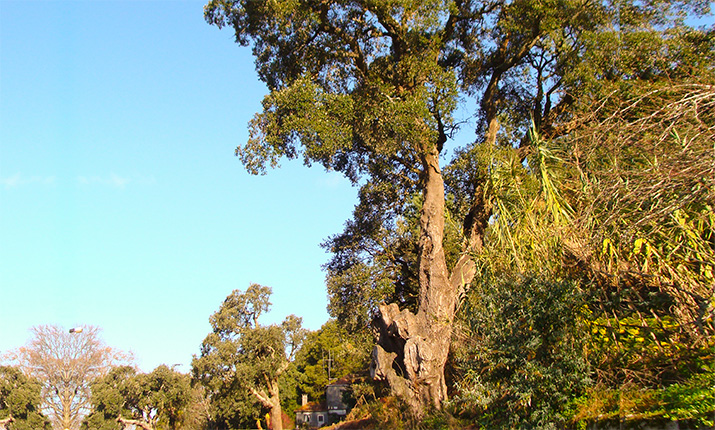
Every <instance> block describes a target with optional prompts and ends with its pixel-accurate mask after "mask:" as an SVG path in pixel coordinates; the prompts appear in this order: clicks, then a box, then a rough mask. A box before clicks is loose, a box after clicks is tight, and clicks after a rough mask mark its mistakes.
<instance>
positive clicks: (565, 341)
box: [451, 277, 589, 428]
mask: <svg viewBox="0 0 715 430" xmlns="http://www.w3.org/2000/svg"><path fill="white" fill-rule="evenodd" d="M482 279H483V281H482V283H481V284H480V285H478V286H475V287H473V290H472V292H471V293H470V295H469V297H468V301H467V304H466V305H465V308H464V309H463V310H462V317H463V320H464V324H465V328H466V329H467V334H466V335H464V338H463V339H461V340H460V342H459V343H460V344H461V345H462V347H461V348H458V349H457V351H455V355H456V357H457V358H456V359H455V367H456V369H457V372H456V373H457V381H456V384H457V387H458V393H457V395H456V396H455V398H454V399H453V401H452V404H451V406H452V407H453V408H455V411H456V412H458V413H462V414H470V415H473V416H474V417H476V418H478V419H479V420H480V421H482V423H483V424H484V425H485V426H487V427H502V428H503V427H512V428H516V427H519V428H554V427H558V426H561V425H562V424H563V423H565V422H566V419H567V418H566V417H565V415H564V411H565V407H566V405H567V404H568V402H569V400H570V399H571V398H573V397H575V396H578V395H579V394H580V393H581V392H582V391H583V389H584V387H585V386H586V384H587V383H589V377H588V376H589V366H588V363H587V361H586V359H585V357H584V350H583V348H584V339H583V338H582V337H581V336H580V333H582V331H580V330H579V327H580V325H581V323H580V321H581V320H582V315H581V313H582V312H583V309H584V297H583V294H582V293H581V291H580V289H579V288H578V287H577V285H576V284H574V283H573V282H568V281H548V280H544V279H540V278H536V277H515V278H501V279H493V278H491V279H490V278H489V277H485V278H482Z"/></svg>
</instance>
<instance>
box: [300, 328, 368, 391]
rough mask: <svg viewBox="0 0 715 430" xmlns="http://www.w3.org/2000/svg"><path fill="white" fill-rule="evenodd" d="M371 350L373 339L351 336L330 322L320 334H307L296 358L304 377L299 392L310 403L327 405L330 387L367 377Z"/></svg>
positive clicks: (363, 336)
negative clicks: (365, 375)
mask: <svg viewBox="0 0 715 430" xmlns="http://www.w3.org/2000/svg"><path fill="white" fill-rule="evenodd" d="M371 349H372V338H371V337H368V336H367V335H366V334H365V333H362V335H360V334H358V335H355V334H353V335H350V334H349V333H348V332H347V331H346V330H345V329H344V328H343V327H341V326H340V325H339V324H338V322H337V321H335V320H328V321H327V322H326V323H325V324H323V326H322V327H321V328H320V330H318V331H315V332H311V333H308V335H307V336H306V338H305V341H304V342H303V346H302V347H301V349H300V350H299V351H298V353H297V354H296V359H295V365H296V368H297V371H298V372H299V373H300V374H301V376H302V377H301V379H300V383H299V384H298V391H299V392H300V394H307V395H308V398H309V399H310V400H311V401H324V400H325V387H326V386H327V385H328V384H329V383H331V382H333V381H334V380H337V379H340V378H344V377H348V376H355V375H363V374H366V373H367V369H368V366H369V361H370V352H371ZM328 376H330V378H328Z"/></svg>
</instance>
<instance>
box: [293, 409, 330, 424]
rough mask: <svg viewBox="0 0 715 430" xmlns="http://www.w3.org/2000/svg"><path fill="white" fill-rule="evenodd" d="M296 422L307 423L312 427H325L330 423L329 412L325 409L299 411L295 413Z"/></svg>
mask: <svg viewBox="0 0 715 430" xmlns="http://www.w3.org/2000/svg"><path fill="white" fill-rule="evenodd" d="M295 423H296V425H298V424H303V423H306V424H308V425H310V426H311V427H323V426H325V425H327V424H328V413H327V412H325V411H319V412H312V411H298V412H296V413H295Z"/></svg>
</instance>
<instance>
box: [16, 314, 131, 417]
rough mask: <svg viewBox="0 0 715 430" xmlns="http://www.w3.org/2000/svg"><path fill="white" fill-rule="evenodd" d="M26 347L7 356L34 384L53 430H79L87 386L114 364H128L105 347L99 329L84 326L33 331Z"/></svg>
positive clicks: (87, 403) (45, 327) (87, 407)
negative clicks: (78, 328)
mask: <svg viewBox="0 0 715 430" xmlns="http://www.w3.org/2000/svg"><path fill="white" fill-rule="evenodd" d="M31 331H32V333H33V337H32V339H31V340H30V341H29V342H28V343H27V345H26V346H23V347H20V348H18V349H17V350H16V351H12V352H11V353H10V360H11V361H12V362H15V363H16V364H17V365H18V367H19V368H20V369H21V370H22V372H23V373H24V374H25V375H27V376H30V377H33V378H35V379H36V380H38V381H39V382H40V384H41V386H42V389H41V398H42V402H41V410H42V412H43V414H44V415H45V416H47V417H48V418H49V419H50V422H51V423H52V426H53V428H55V429H62V430H64V429H72V430H75V429H79V428H80V425H81V423H82V420H83V419H84V417H86V416H87V414H89V413H90V411H91V405H90V401H89V400H90V392H91V389H90V383H91V382H92V381H93V380H94V379H95V378H98V377H101V376H103V375H105V374H106V373H107V372H109V370H110V369H111V368H112V367H113V366H116V365H118V364H121V363H127V362H129V361H130V356H129V355H128V354H126V353H123V352H120V351H117V350H114V349H112V348H110V347H108V346H107V345H106V344H105V343H104V341H102V340H101V338H100V337H99V332H100V329H99V328H98V327H93V326H85V327H83V330H82V331H81V332H74V333H70V332H69V331H68V330H66V329H64V328H62V327H59V326H54V325H43V326H37V327H33V328H32V329H31Z"/></svg>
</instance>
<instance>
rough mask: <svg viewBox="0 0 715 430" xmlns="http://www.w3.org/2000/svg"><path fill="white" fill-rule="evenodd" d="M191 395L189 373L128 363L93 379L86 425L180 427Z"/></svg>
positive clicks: (148, 429)
mask: <svg viewBox="0 0 715 430" xmlns="http://www.w3.org/2000/svg"><path fill="white" fill-rule="evenodd" d="M190 396H191V387H190V381H189V376H188V375H184V374H182V373H179V372H176V371H174V370H172V369H169V368H168V367H167V366H166V365H161V366H159V367H157V368H156V369H154V370H153V371H152V372H151V373H136V370H135V369H134V368H132V367H129V366H121V367H116V368H114V369H112V370H111V371H110V372H109V374H107V375H106V376H104V377H102V378H99V379H97V380H95V381H94V382H93V383H92V405H93V407H94V412H93V413H92V414H90V416H89V417H88V418H87V420H86V421H85V423H86V424H85V427H86V428H89V429H95V428H116V427H117V422H119V424H121V425H122V426H123V427H125V428H126V427H128V426H136V427H139V428H142V429H144V430H159V429H175V428H179V425H180V424H181V421H182V418H183V417H184V416H185V409H186V407H187V405H188V403H189V400H190Z"/></svg>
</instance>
